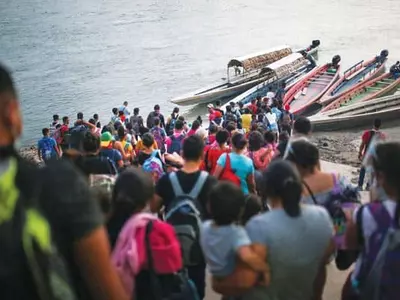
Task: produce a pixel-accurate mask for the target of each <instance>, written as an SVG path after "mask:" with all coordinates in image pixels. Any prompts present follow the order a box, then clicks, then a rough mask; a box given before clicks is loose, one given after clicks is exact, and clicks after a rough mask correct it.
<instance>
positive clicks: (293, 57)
mask: <svg viewBox="0 0 400 300" xmlns="http://www.w3.org/2000/svg"><path fill="white" fill-rule="evenodd" d="M315 66H316V64H315V62H314V60H313V59H312V58H311V57H310V56H308V58H305V57H304V56H303V55H302V54H300V53H292V54H290V55H289V56H286V57H284V58H282V59H280V60H278V61H277V62H274V63H273V64H271V65H269V66H268V67H265V68H263V72H271V73H273V76H271V77H270V78H268V79H267V80H265V81H264V82H262V83H260V84H258V85H256V86H254V87H252V88H251V89H249V90H247V91H245V92H244V93H242V94H240V95H238V96H236V97H235V98H233V99H232V100H231V101H230V102H234V103H243V104H244V105H246V104H248V103H250V102H251V100H253V99H255V98H257V96H261V97H263V96H265V95H266V94H267V92H268V90H269V88H271V89H272V90H276V89H277V88H278V86H279V84H280V83H282V82H285V87H286V90H288V89H290V87H291V86H293V85H294V84H295V83H296V82H297V81H298V80H300V79H301V78H302V77H303V76H305V75H306V74H307V73H308V72H310V71H311V70H312V69H313V68H315Z"/></svg>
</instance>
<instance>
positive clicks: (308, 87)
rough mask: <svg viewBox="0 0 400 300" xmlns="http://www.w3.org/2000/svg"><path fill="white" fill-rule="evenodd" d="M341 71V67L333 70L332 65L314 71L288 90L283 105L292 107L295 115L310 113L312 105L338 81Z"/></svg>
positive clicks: (291, 109)
mask: <svg viewBox="0 0 400 300" xmlns="http://www.w3.org/2000/svg"><path fill="white" fill-rule="evenodd" d="M339 71H340V66H338V67H337V68H336V69H331V65H330V64H325V65H323V66H321V67H318V68H316V69H314V70H313V71H312V72H310V73H309V74H308V75H307V76H305V77H304V78H303V79H302V80H301V81H299V82H298V83H297V84H295V85H294V86H293V87H292V88H291V89H289V90H288V92H287V93H286V95H285V98H284V101H283V103H284V104H285V105H286V104H289V105H290V107H291V108H290V111H291V112H292V113H293V114H297V115H301V114H305V113H307V112H309V110H310V108H312V105H313V104H315V103H316V102H317V101H318V100H319V99H320V98H321V97H322V96H323V95H324V93H325V92H326V91H327V90H328V89H329V88H330V87H331V86H332V85H333V84H334V83H335V82H336V80H338V78H339Z"/></svg>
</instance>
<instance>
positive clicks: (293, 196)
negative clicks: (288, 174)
mask: <svg viewBox="0 0 400 300" xmlns="http://www.w3.org/2000/svg"><path fill="white" fill-rule="evenodd" d="M301 192H302V187H301V185H300V184H299V183H298V182H296V181H294V180H293V179H292V178H290V179H288V180H286V182H284V184H283V193H282V206H283V209H284V210H285V212H286V214H287V215H288V216H289V217H291V218H296V217H298V216H299V215H300V197H301Z"/></svg>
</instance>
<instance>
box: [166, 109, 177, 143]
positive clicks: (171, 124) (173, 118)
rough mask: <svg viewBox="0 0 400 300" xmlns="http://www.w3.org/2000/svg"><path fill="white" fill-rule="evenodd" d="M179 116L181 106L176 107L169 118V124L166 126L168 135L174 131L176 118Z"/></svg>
mask: <svg viewBox="0 0 400 300" xmlns="http://www.w3.org/2000/svg"><path fill="white" fill-rule="evenodd" d="M178 118H179V107H174V110H173V111H172V114H171V115H170V116H168V118H167V124H166V127H165V130H166V132H167V135H168V136H170V135H172V134H173V133H174V128H175V122H176V120H178Z"/></svg>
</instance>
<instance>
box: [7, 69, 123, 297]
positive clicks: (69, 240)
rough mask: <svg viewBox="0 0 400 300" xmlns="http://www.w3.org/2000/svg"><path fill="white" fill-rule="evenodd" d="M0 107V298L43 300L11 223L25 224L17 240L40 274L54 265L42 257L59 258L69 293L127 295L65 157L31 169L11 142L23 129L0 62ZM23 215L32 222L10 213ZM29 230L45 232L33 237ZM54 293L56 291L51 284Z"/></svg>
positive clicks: (92, 208) (84, 190)
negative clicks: (30, 250)
mask: <svg viewBox="0 0 400 300" xmlns="http://www.w3.org/2000/svg"><path fill="white" fill-rule="evenodd" d="M0 112H1V114H0V177H1V178H2V179H4V178H8V180H0V193H1V195H2V197H1V198H0V203H1V206H2V218H1V221H0V223H1V230H2V234H1V235H0V243H1V245H2V255H1V266H2V275H1V285H2V291H1V293H2V299H33V300H39V299H43V297H41V296H42V295H41V296H40V292H41V290H40V288H43V284H44V285H46V286H48V287H51V284H50V282H49V280H47V279H46V278H43V281H45V282H43V281H42V284H38V282H37V281H36V278H33V276H32V274H33V273H34V272H35V271H36V272H37V270H38V269H37V268H35V267H33V265H32V264H30V263H29V262H28V259H31V258H32V257H31V258H29V253H27V252H25V250H27V249H26V248H24V247H23V243H22V240H23V239H22V233H21V232H20V230H18V228H25V229H27V230H26V231H25V233H26V235H24V238H25V241H27V240H28V239H29V240H31V242H32V243H35V248H34V249H33V251H34V253H33V254H34V255H40V258H41V260H36V259H35V262H36V263H38V264H39V265H38V266H37V267H39V268H43V271H44V272H46V274H48V273H50V272H56V273H57V272H58V271H59V270H61V269H60V268H61V265H60V264H58V267H59V269H57V270H55V269H53V270H51V269H50V268H49V265H47V264H46V263H45V262H46V261H48V260H49V259H50V258H53V259H55V258H56V256H57V257H58V258H63V260H64V261H65V263H66V267H67V269H66V270H64V271H65V272H66V273H67V274H69V275H70V279H71V283H70V287H71V288H72V290H74V292H75V294H76V298H77V299H99V300H106V299H115V300H117V299H123V300H125V299H126V300H127V299H129V298H128V296H127V295H126V294H125V292H124V290H123V288H122V286H121V283H120V281H119V279H118V276H117V274H116V271H115V269H114V268H113V266H112V264H111V262H110V259H109V258H110V250H109V246H108V242H107V237H106V234H105V231H104V228H103V225H102V221H103V220H102V216H101V213H100V211H99V208H98V205H97V203H96V201H95V199H93V198H92V196H91V194H90V192H89V189H88V187H87V183H86V181H85V179H84V178H83V177H82V176H81V175H80V173H79V172H78V171H77V170H76V169H75V168H74V167H73V165H71V164H70V163H69V162H68V161H65V160H54V161H51V162H49V163H48V164H47V165H46V166H45V167H44V168H37V167H36V166H34V165H31V164H30V163H29V162H27V161H25V160H23V159H22V158H20V157H19V156H18V153H17V151H16V149H15V143H16V141H17V140H18V139H19V138H20V136H21V133H22V128H23V124H22V117H21V111H20V104H19V101H18V96H17V91H16V89H15V87H14V83H13V80H12V78H11V75H10V72H9V71H8V70H7V69H6V68H5V67H3V66H2V65H0ZM25 205H26V206H25ZM25 207H29V211H27V210H28V209H25ZM10 209H11V210H10ZM28 214H30V216H31V217H33V218H34V220H33V224H32V219H31V220H30V221H29V220H28V221H26V222H25V221H22V220H20V218H19V217H17V218H15V216H20V217H21V216H27V215H28ZM21 222H23V223H21ZM38 224H39V225H40V226H39V227H38V226H37V225H38ZM24 226H25V227H24ZM37 234H39V235H40V236H41V237H43V236H45V237H46V238H44V239H41V240H40V242H39V243H36V242H35V241H38V240H37V238H38V237H37ZM52 241H54V243H52ZM31 242H29V243H30V244H31ZM31 245H32V244H31ZM53 247H56V248H57V249H58V251H57V252H54V251H53ZM42 249H43V250H42ZM52 253H53V254H52ZM55 255H56V256H55ZM56 261H57V262H61V260H59V259H57V260H56ZM7 268H9V270H8V271H7ZM37 274H38V273H36V274H35V275H37ZM55 275H56V276H57V274H55ZM58 275H60V273H58ZM57 279H62V278H60V277H57ZM60 283H61V284H62V287H63V292H64V293H66V294H64V295H67V296H69V295H71V293H70V292H69V290H70V289H69V288H68V285H67V284H64V282H60ZM47 284H48V285H47ZM47 292H49V293H50V294H48V296H49V298H52V299H53V298H54V299H55V298H57V297H55V296H54V297H53V295H51V294H52V293H51V291H50V289H47ZM56 292H57V294H59V293H58V292H59V290H57V291H56ZM71 296H72V295H71ZM72 298H74V297H73V296H72Z"/></svg>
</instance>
